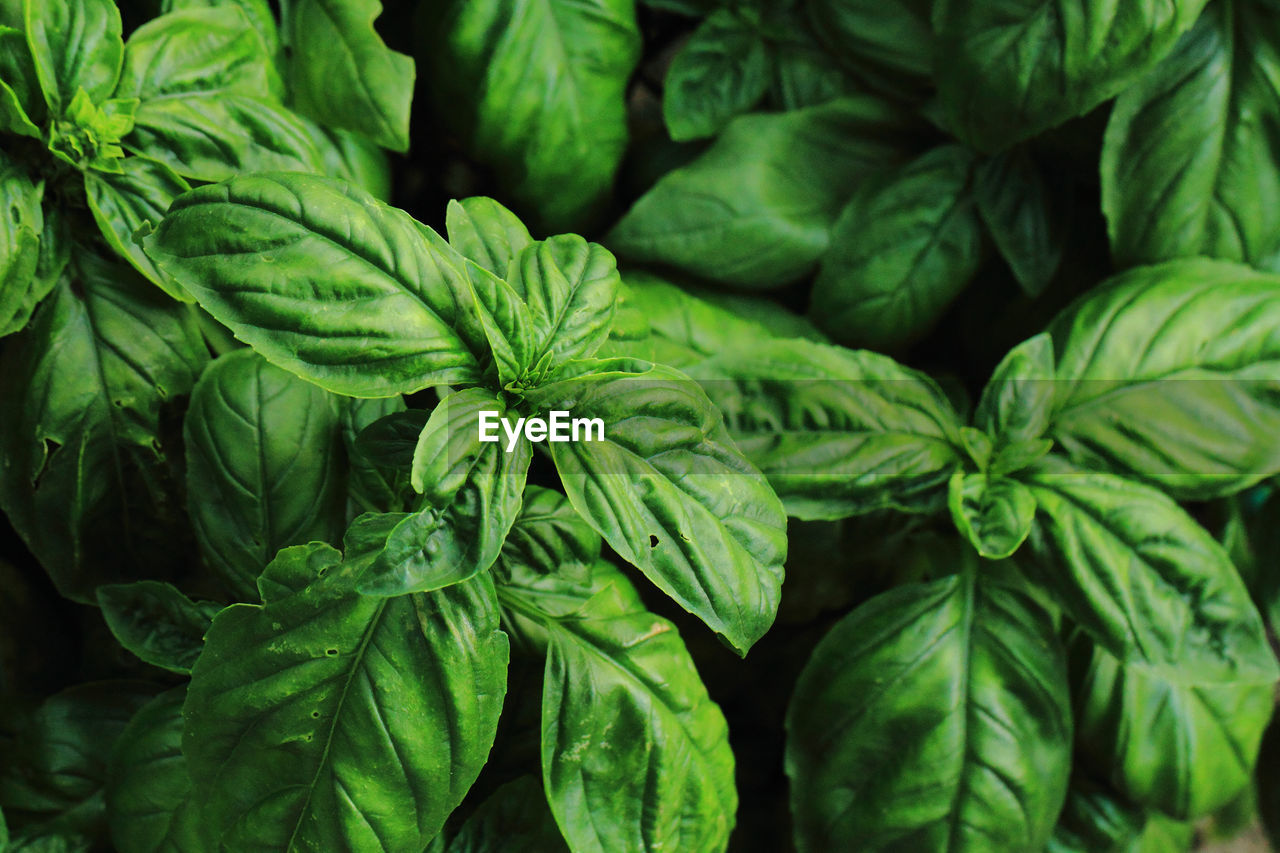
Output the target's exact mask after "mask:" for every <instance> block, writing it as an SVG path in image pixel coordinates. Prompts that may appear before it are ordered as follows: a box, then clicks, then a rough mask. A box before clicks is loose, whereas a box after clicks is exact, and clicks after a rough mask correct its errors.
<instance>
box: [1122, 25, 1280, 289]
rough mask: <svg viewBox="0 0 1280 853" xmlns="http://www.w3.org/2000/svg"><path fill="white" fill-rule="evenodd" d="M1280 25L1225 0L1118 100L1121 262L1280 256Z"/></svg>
mask: <svg viewBox="0 0 1280 853" xmlns="http://www.w3.org/2000/svg"><path fill="white" fill-rule="evenodd" d="M1277 134H1280V24H1278V22H1277V20H1276V17H1275V14H1274V11H1273V10H1268V9H1264V8H1261V7H1259V6H1257V5H1256V4H1253V3H1247V2H1237V0H1227V2H1223V3H1215V4H1212V5H1210V6H1209V8H1208V9H1206V10H1205V13H1204V15H1203V16H1201V18H1200V20H1199V22H1198V23H1197V24H1196V26H1195V27H1194V28H1193V29H1192V30H1191V32H1189V33H1187V35H1186V36H1184V37H1183V38H1182V40H1181V41H1180V42H1179V43H1178V46H1177V48H1176V49H1175V50H1174V51H1173V53H1171V54H1170V55H1169V56H1168V57H1167V58H1166V59H1165V60H1164V62H1162V63H1161V64H1160V65H1159V66H1158V67H1157V68H1156V69H1155V70H1154V71H1152V72H1151V73H1150V74H1148V75H1146V76H1145V77H1143V78H1142V80H1140V81H1139V82H1138V84H1137V85H1135V86H1133V87H1131V88H1130V89H1128V90H1126V91H1125V92H1124V93H1123V94H1122V95H1121V96H1120V98H1119V99H1118V100H1117V101H1116V106H1115V108H1114V109H1113V110H1112V112H1111V119H1110V122H1109V123H1108V125H1107V135H1106V144H1105V146H1104V147H1103V152H1102V166H1101V170H1102V201H1103V209H1104V210H1105V211H1106V214H1107V220H1108V223H1109V225H1110V233H1111V244H1112V249H1113V252H1114V254H1115V257H1116V260H1117V261H1119V262H1120V263H1122V264H1126V265H1128V264H1137V263H1151V262H1154V261H1163V260H1168V259H1170V258H1175V257H1186V256H1190V255H1210V256H1213V257H1218V258H1225V259H1228V260H1236V261H1247V262H1249V263H1252V264H1254V265H1259V264H1263V263H1267V262H1269V261H1270V260H1271V259H1272V256H1274V255H1275V254H1276V253H1277V251H1280V160H1277V155H1276V153H1275V150H1274V145H1273V140H1274V139H1275V138H1276V136H1277Z"/></svg>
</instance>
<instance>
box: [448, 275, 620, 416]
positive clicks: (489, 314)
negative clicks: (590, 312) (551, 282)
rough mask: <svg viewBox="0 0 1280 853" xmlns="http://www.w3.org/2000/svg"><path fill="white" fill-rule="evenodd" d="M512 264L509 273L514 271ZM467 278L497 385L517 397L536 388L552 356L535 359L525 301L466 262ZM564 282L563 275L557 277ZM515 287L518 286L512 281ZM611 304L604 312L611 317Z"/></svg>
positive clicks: (492, 276) (505, 284)
mask: <svg viewBox="0 0 1280 853" xmlns="http://www.w3.org/2000/svg"><path fill="white" fill-rule="evenodd" d="M515 263H516V261H514V260H513V261H512V264H513V266H512V272H515V266H514V265H515ZM467 275H468V276H469V277H470V279H471V292H472V294H473V296H474V297H475V306H476V312H477V314H478V316H479V318H480V325H481V326H482V327H483V328H484V335H485V338H486V340H487V341H488V342H489V350H490V352H492V353H493V364H494V367H495V369H496V370H497V373H498V384H499V385H500V386H501V387H502V388H503V389H504V390H507V391H511V392H513V393H516V394H519V393H521V392H522V391H523V389H524V388H525V387H526V386H529V385H537V384H538V383H539V382H541V381H542V379H544V378H545V376H544V373H545V371H546V369H547V368H548V367H549V365H550V362H551V353H550V352H546V351H544V352H543V357H542V358H539V357H538V356H537V350H536V348H537V346H538V344H537V342H535V340H534V337H535V335H536V334H537V333H538V330H535V328H534V318H533V314H532V313H531V312H530V310H529V306H528V304H527V303H526V302H525V301H524V298H523V297H522V296H520V295H519V294H517V293H516V291H515V289H514V288H513V287H512V286H511V285H510V284H508V283H507V282H505V281H503V280H502V279H500V278H498V276H496V275H494V274H493V273H491V272H489V271H488V270H487V269H485V268H483V267H481V266H479V265H478V264H476V263H475V262H474V261H472V260H467ZM560 278H561V280H562V281H563V280H564V277H563V276H560ZM513 281H516V283H517V284H520V285H521V287H522V288H523V284H521V283H520V282H519V281H518V280H517V279H514V278H513ZM612 308H613V305H612V304H610V305H609V306H608V308H607V309H604V310H608V311H609V313H610V314H612Z"/></svg>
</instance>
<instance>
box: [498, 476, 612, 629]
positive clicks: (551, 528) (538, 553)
mask: <svg viewBox="0 0 1280 853" xmlns="http://www.w3.org/2000/svg"><path fill="white" fill-rule="evenodd" d="M599 559H600V537H599V535H597V533H596V532H595V530H593V529H592V527H591V525H590V524H589V523H587V521H586V519H584V518H583V517H582V516H581V515H578V512H577V510H575V509H574V508H573V504H571V503H570V502H569V499H568V498H566V497H565V496H564V495H562V494H560V493H559V492H556V491H553V490H551V489H544V488H542V487H541V486H529V487H528V488H527V489H526V490H525V494H524V502H523V503H522V505H521V507H520V515H519V516H518V517H517V518H516V521H515V524H513V525H512V526H511V532H510V533H508V534H507V540H506V542H504V543H503V545H502V555H501V556H500V557H499V563H498V565H499V566H500V567H501V568H502V571H503V572H505V574H504V575H503V576H504V577H518V578H519V580H518V583H519V585H520V586H522V587H524V588H526V589H528V588H530V587H532V586H533V581H531V580H530V579H529V578H530V577H531V575H529V574H528V572H532V573H533V575H532V576H537V575H546V576H549V575H555V574H559V573H565V572H567V570H568V568H569V567H571V566H580V567H588V566H591V565H592V564H594V563H596V562H598V561H599ZM580 603H581V602H578V603H577V604H573V605H572V607H571V609H573V608H576V607H577V605H578V604H580ZM541 606H544V607H545V605H541Z"/></svg>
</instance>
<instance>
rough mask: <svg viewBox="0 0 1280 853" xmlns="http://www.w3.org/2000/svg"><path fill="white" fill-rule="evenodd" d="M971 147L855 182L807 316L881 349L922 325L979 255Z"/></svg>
mask: <svg viewBox="0 0 1280 853" xmlns="http://www.w3.org/2000/svg"><path fill="white" fill-rule="evenodd" d="M972 172H973V155H972V154H970V153H969V152H968V151H966V150H965V149H964V148H961V147H960V146H958V145H948V146H944V147H942V148H937V149H934V150H933V151H930V152H929V153H928V154H926V155H924V156H923V157H921V158H919V159H918V160H915V161H913V162H911V163H909V164H908V165H906V166H903V167H902V168H900V169H898V170H896V171H891V172H888V173H886V174H884V175H882V176H880V177H878V178H876V179H873V180H870V181H867V182H866V183H864V184H862V185H861V186H860V187H859V188H858V189H857V191H856V192H855V193H854V195H853V198H851V199H850V200H849V203H848V205H846V206H845V208H844V211H843V212H842V213H841V214H840V218H839V219H837V220H836V223H835V225H834V227H833V229H832V232H831V249H830V250H829V251H828V252H827V253H826V255H825V256H823V259H822V269H821V271H820V272H819V273H818V278H817V280H816V281H815V282H814V287H813V296H812V300H813V301H812V305H811V307H810V315H811V316H812V317H813V319H814V321H815V322H817V323H818V325H819V326H820V327H821V328H822V330H823V331H825V332H826V333H827V334H829V335H831V337H832V338H833V339H834V340H836V341H838V342H841V343H845V344H849V345H857V346H866V347H868V348H871V349H889V348H897V347H901V346H903V345H905V344H908V343H911V342H913V341H915V340H916V339H917V338H919V337H920V336H921V335H923V334H924V333H925V332H927V331H929V329H930V328H932V326H933V325H934V324H935V323H936V322H937V321H938V319H939V318H940V317H941V316H942V314H943V312H944V311H946V309H947V306H949V305H950V304H951V302H952V300H953V299H955V298H956V297H957V296H958V295H959V294H960V292H961V291H962V290H963V289H964V288H965V286H966V285H967V284H968V283H969V281H970V279H972V278H973V276H974V274H975V273H976V272H977V271H978V265H979V263H980V262H981V260H982V225H981V222H980V220H979V218H978V213H977V209H976V207H975V205H974V203H973V197H972V194H971V192H970V184H971V182H972Z"/></svg>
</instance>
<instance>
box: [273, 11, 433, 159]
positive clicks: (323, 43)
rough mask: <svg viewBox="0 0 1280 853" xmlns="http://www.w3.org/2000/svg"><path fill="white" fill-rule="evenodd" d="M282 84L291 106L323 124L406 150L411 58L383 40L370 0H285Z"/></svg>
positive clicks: (411, 71)
mask: <svg viewBox="0 0 1280 853" xmlns="http://www.w3.org/2000/svg"><path fill="white" fill-rule="evenodd" d="M288 8H289V15H288V18H287V20H288V24H289V34H288V38H289V83H290V86H291V88H292V93H293V98H294V105H295V106H296V107H297V109H298V111H299V112H302V113H306V114H307V115H310V116H312V117H313V118H315V119H317V120H318V121H320V122H323V123H324V124H327V125H330V126H332V127H337V128H342V129H343V130H349V131H352V132H354V133H359V134H363V135H365V136H367V137H369V138H370V139H372V140H373V141H374V142H376V143H378V144H379V145H381V146H382V147H384V148H390V149H392V150H395V151H402V152H403V151H408V150H409V101H410V99H411V98H412V97H413V80H414V74H415V70H414V64H413V59H412V58H410V57H408V56H405V55H404V54H403V53H397V52H396V51H394V50H391V49H390V48H388V47H387V46H386V44H385V43H383V41H382V38H381V37H379V35H378V33H377V31H375V30H374V28H373V22H374V21H375V20H376V19H377V18H378V16H379V15H380V14H382V4H381V3H380V2H378V0H292V2H290V3H289V7H288Z"/></svg>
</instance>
